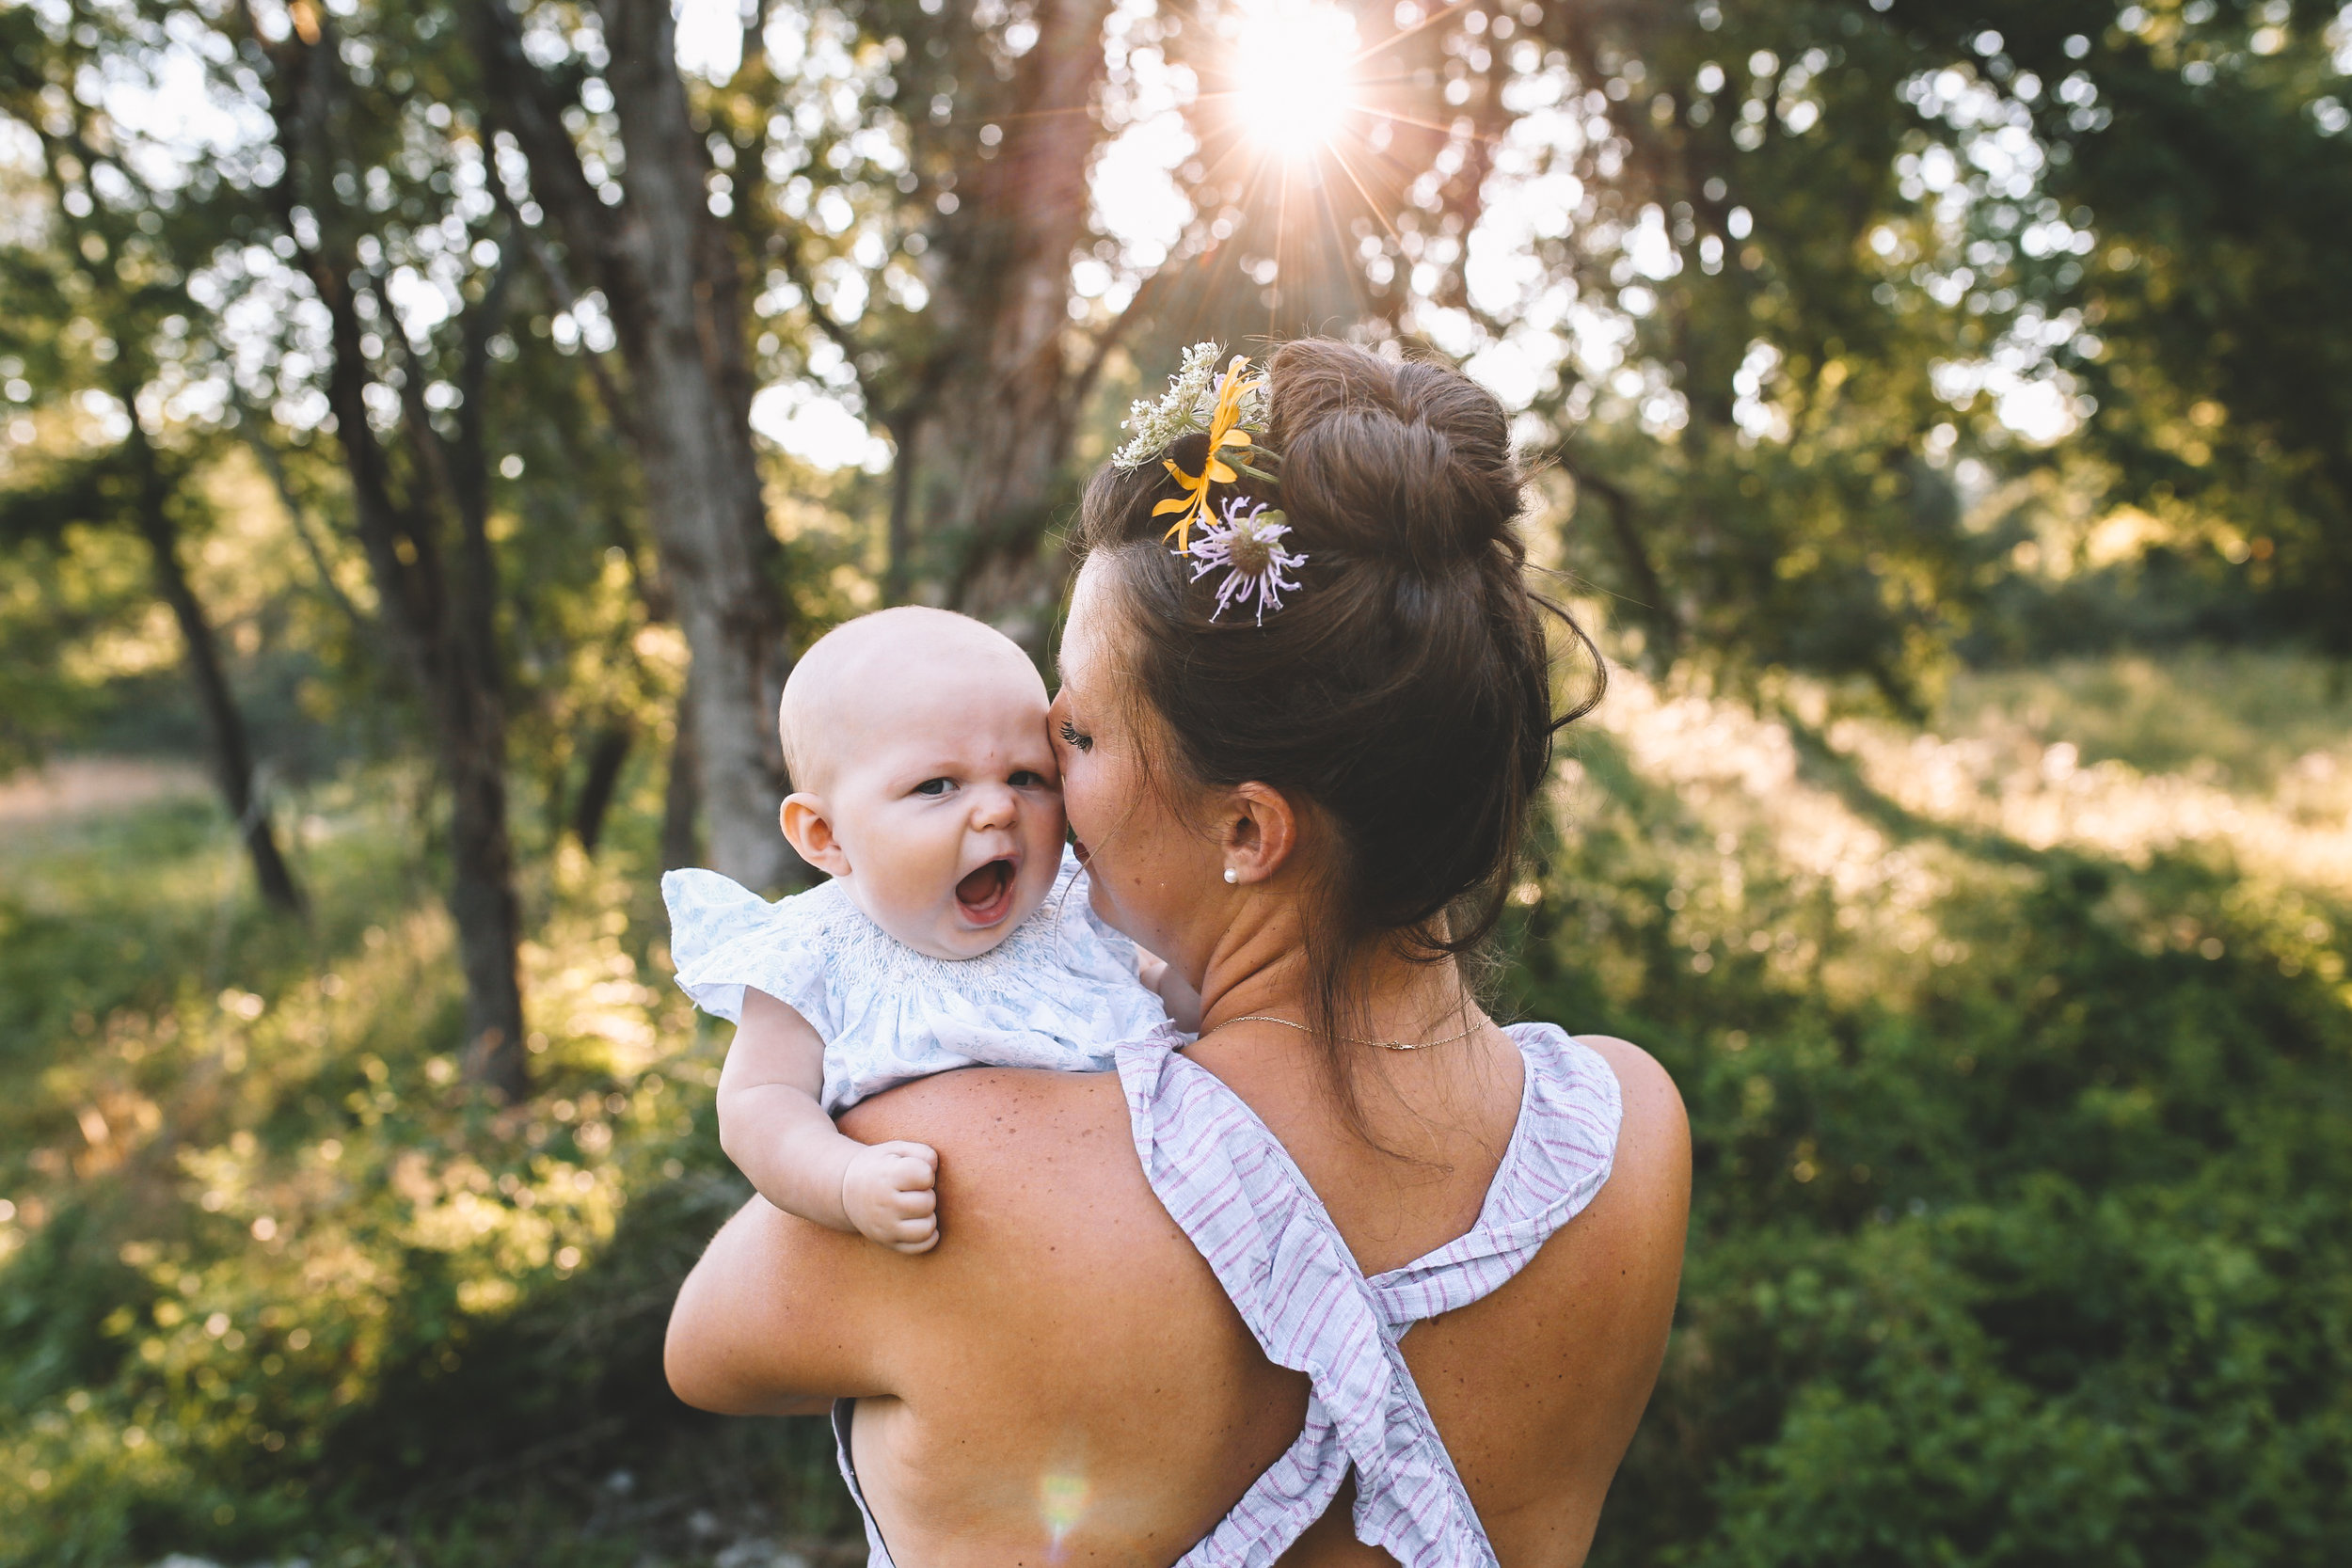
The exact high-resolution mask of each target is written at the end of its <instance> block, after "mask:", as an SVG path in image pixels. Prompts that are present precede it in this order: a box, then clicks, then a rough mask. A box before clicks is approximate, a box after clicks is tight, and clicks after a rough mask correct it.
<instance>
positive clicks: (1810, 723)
mask: <svg viewBox="0 0 2352 1568" xmlns="http://www.w3.org/2000/svg"><path fill="white" fill-rule="evenodd" d="M2329 679H2330V677H2329V673H2328V671H2327V670H2326V669H2325V668H2324V667H2321V666H2318V665H2315V664H2312V663H2308V662H2302V661H2297V660H2296V659H2293V658H2289V657H2278V656H2218V655H2204V654H2185V655H2183V656H2181V657H2175V658H2171V659H2167V660H2162V661H2152V660H2146V659H2136V658H2134V659H2113V660H2102V661H2093V662H2084V663H2078V664H2074V665H2069V666H2063V667H2058V668H2055V669H2050V670H2045V671H2041V672H2037V673H2001V674H1979V675H1972V676H1967V677H1964V678H1963V679H1962V680H1961V681H1959V682H1958V683H1957V684H1956V685H1955V687H1954V688H1953V689H1952V691H1951V693H1950V696H1949V698H1948V700H1947V703H1946V705H1945V708H1944V710H1943V711H1942V712H1941V713H1939V714H1938V715H1937V717H1936V718H1935V720H1934V721H1932V722H1931V724H1930V725H1929V726H1927V727H1926V728H1925V729H1924V730H1915V729H1911V728H1907V727H1905V726H1902V725H1899V724H1897V723H1894V722H1892V721H1885V720H1882V719H1869V718H1863V717H1854V716H1851V715H1845V716H1841V715H1839V714H1837V713H1836V712H1835V711H1834V710H1833V709H1832V707H1831V705H1829V704H1827V703H1826V702H1825V701H1824V700H1822V698H1821V695H1820V693H1817V692H1810V691H1806V690H1803V689H1797V690H1791V691H1789V692H1786V693H1783V694H1782V697H1781V699H1780V701H1779V703H1778V704H1777V705H1774V706H1772V707H1769V708H1767V709H1765V710H1762V711H1759V710H1757V709H1756V708H1754V707H1751V706H1749V705H1743V704H1740V703H1737V702H1731V701H1726V700H1723V699H1720V698H1716V697H1713V696H1709V695H1708V694H1707V693H1705V692H1702V691H1694V690H1685V689H1660V688H1657V687H1654V686H1651V685H1648V684H1645V683H1644V682H1641V681H1639V680H1636V679H1633V678H1631V677H1628V678H1626V679H1624V680H1621V681H1620V682H1619V683H1618V686H1617V687H1616V689H1615V691H1614V693H1613V696H1612V699H1611V702H1610V704H1609V705H1607V707H1605V708H1604V709H1603V712H1602V714H1601V715H1600V717H1599V719H1598V721H1597V722H1596V723H1595V724H1594V725H1593V726H1591V727H1590V728H1588V729H1587V730H1586V731H1585V732H1584V733H1583V736H1582V737H1581V739H1580V740H1579V741H1578V743H1577V745H1576V747H1575V748H1574V752H1575V754H1574V756H1573V757H1572V758H1570V759H1569V760H1567V761H1565V762H1564V765H1563V768H1562V770H1561V778H1560V783H1559V786H1558V805H1559V808H1560V810H1559V825H1558V827H1557V829H1556V831H1555V832H1553V833H1552V834H1551V835H1550V836H1549V848H1548V852H1547V854H1546V856H1545V857H1544V863H1543V864H1542V866H1541V867H1540V868H1539V870H1538V871H1537V872H1535V873H1534V874H1533V875H1531V876H1530V877H1529V878H1528V879H1527V880H1526V882H1525V883H1524V884H1523V885H1522V886H1521V888H1520V889H1519V890H1518V895H1516V911H1515V929H1514V933H1513V936H1514V942H1515V943H1516V954H1517V958H1516V962H1515V965H1514V967H1513V968H1512V970H1511V971H1510V974H1509V975H1508V978H1507V981H1506V990H1507V991H1508V992H1509V994H1510V995H1511V997H1512V998H1513V999H1514V1001H1515V1002H1516V1004H1517V1006H1518V1010H1520V1011H1522V1012H1523V1013H1526V1014H1528V1015H1531V1016H1544V1017H1551V1018H1557V1019H1559V1020H1561V1021H1562V1022H1566V1023H1568V1024H1569V1025H1571V1026H1572V1027H1577V1028H1581V1029H1605V1030H1611V1031H1613V1032H1616V1033H1621V1034H1625V1035H1627V1036H1629V1037H1632V1038H1635V1039H1637V1040H1640V1041H1642V1042H1643V1043H1645V1044H1646V1045H1648V1046H1650V1047H1651V1048H1652V1049H1653V1050H1655V1051H1656V1052H1657V1053H1659V1054H1660V1055H1661V1058H1662V1059H1664V1060H1665V1061H1666V1062H1667V1064H1668V1065H1669V1067H1670V1068H1671V1069H1673V1070H1674V1071H1675V1073H1676V1075H1677V1080H1678V1082H1679V1083H1680V1084H1681V1085H1682V1086H1683V1089H1684V1091H1685V1094H1686V1097H1687V1098H1688V1100H1689V1101H1690V1104H1691V1108H1692V1118H1693V1124H1694V1129H1695V1132H1696V1134H1697V1146H1698V1176H1699V1185H1698V1195H1699V1196H1698V1207H1697V1211H1696V1212H1695V1214H1694V1218H1693V1230H1692V1256H1691V1265H1690V1270H1689V1275H1688V1277H1687V1281H1686V1289H1685V1292H1684V1299H1683V1306H1682V1310H1681V1315H1680V1320H1679V1323H1678V1325H1677V1335H1676V1339H1675V1342H1674V1345H1673V1348H1672V1350H1671V1353H1670V1355H1669V1362H1668V1368H1667V1372H1666V1375H1665V1378H1664V1381H1663V1383H1662V1385H1661V1391H1660V1395H1659V1398H1658V1401H1657V1402H1656V1403H1655V1405H1654V1407H1653V1409H1652V1412H1651V1415H1650V1417H1649V1418H1648V1419H1647V1420H1646V1421H1645V1426H1644V1429H1643V1432H1642V1434H1641V1436H1640V1437H1639V1438H1638V1439H1637V1442H1636V1446H1635V1450H1634V1453H1633V1455H1632V1457H1631V1460H1630V1461H1629V1465H1628V1468H1627V1470H1626V1472H1625V1474H1624V1476H1623V1478H1622V1479H1621V1481H1620V1482H1619V1485H1618V1488H1617V1492H1616V1494H1615V1495H1614V1497H1613V1502H1612V1505H1611V1509H1610V1512H1609V1513H1608V1514H1607V1515H1606V1516H1605V1518H1604V1520H1603V1524H1602V1528H1601V1536H1600V1540H1599V1544H1598V1546H1597V1556H1596V1561H1598V1562H1603V1563H1635V1562H1641V1563H1707V1564H1716V1563H1721V1564H1726V1565H1729V1564H1749V1563H1756V1564H1762V1563H1775V1564H1777V1563H1788V1564H1796V1563H1816V1562H1818V1563H1822V1564H1828V1563H1851V1562H1857V1561H1866V1560H1889V1561H1898V1560H1899V1561H1906V1562H1909V1561H1938V1562H1951V1563H1969V1564H1978V1563H1982V1564H1994V1563H2002V1564H2008V1563H2019V1564H2025V1563H2040V1562H2043V1561H2049V1562H2058V1561H2060V1560H2065V1561H2070V1562H2071V1561H2081V1560H2096V1561H2102V1562H2107V1561H2113V1562H2148V1563H2174V1562H2177V1563H2183V1564H2187V1563H2203V1562H2219V1561H2229V1562H2232V1563H2265V1562H2280V1563H2285V1562H2295V1561H2305V1560H2313V1558H2314V1557H2315V1556H2316V1555H2318V1554H2319V1544H2321V1543H2324V1542H2326V1541H2328V1540H2340V1539H2344V1538H2345V1537H2346V1535H2347V1534H2352V1505H2347V1503H2346V1501H2345V1498H2346V1497H2347V1496H2352V1477H2347V1476H2346V1475H2345V1474H2344V1470H2345V1459H2344V1456H2345V1455H2346V1454H2352V1402H2348V1401H2347V1395H2346V1392H2345V1390H2346V1389H2347V1388H2352V1330H2348V1329H2347V1328H2346V1327H2345V1325H2346V1324H2352V1225H2348V1224H2347V1221H2346V1219H2345V1216H2344V1206H2343V1204H2342V1201H2341V1194H2342V1193H2343V1192H2344V1190H2345V1189H2346V1186H2347V1184H2348V1183H2352V1131H2347V1130H2348V1129H2352V989H2347V987H2346V985H2345V977H2344V957H2345V943H2344V936H2343V933H2344V928H2345V915H2346V905H2347V903H2348V902H2352V872H2347V867H2346V863H2345V861H2344V855H2345V853H2346V852H2347V851H2346V849H2345V845H2346V843H2347V841H2352V832H2347V826H2348V825H2352V709H2347V706H2346V705H2345V703H2344V697H2343V694H2342V693H2341V691H2340V690H2337V689H2335V688H2333V687H2331V686H2330V685H2329ZM649 795H650V790H649V789H641V790H640V791H639V793H638V795H636V796H634V797H632V798H631V800H630V801H629V802H628V803H629V806H630V809H629V810H628V811H626V812H624V813H623V814H622V816H621V817H620V819H619V822H618V826H617V827H616V830H615V832H614V835H613V841H612V843H611V844H610V845H609V846H608V847H607V849H606V850H605V851H604V852H603V853H602V854H601V855H600V857H599V858H598V859H597V860H596V862H594V863H590V862H588V861H586V860H583V859H582V858H580V856H578V855H577V854H575V853H570V852H564V853H558V854H553V855H547V856H541V857H538V858H537V859H535V860H534V861H533V862H532V865H533V870H532V882H531V885H530V886H529V887H528V888H527V889H526V895H527V902H528V904H529V907H530V909H531V911H532V923H533V928H534V930H535V932H536V940H535V942H534V943H533V945H532V947H531V948H530V950H529V951H528V952H527V954H526V956H525V958H526V972H527V981H528V985H529V994H530V998H531V1009H532V1027H533V1029H534V1032H535V1033H534V1039H533V1047H534V1053H533V1056H532V1062H533V1066H534V1070H535V1072H536V1075H537V1076H536V1092H535V1094H534V1097H533V1099H532V1101H531V1102H530V1103H529V1104H528V1105H526V1106H523V1107H520V1108H517V1109H516V1110H514V1111H511V1112H508V1113H504V1114H498V1115H493V1114H490V1113H488V1112H486V1111H485V1110H484V1109H483V1108H482V1107H480V1106H479V1105H477V1104H476V1103H474V1102H473V1101H472V1100H471V1099H470V1098H469V1096H468V1095H467V1094H466V1093H465V1092H464V1091H463V1089H462V1086H461V1085H458V1084H457V1083H456V1082H455V1066H454V1061H453V1055H452V1044H453V1039H454V1037H455V1034H456V1006H457V996H456V992H455V982H454V978H453V973H452V971H453V964H452V963H451V961H450V955H449V932H448V928H447V925H446V922H445V920H444V919H443V917H442V916H441V915H440V914H439V912H438V909H437V891H436V876H437V873H436V872H435V870H434V864H433V859H432V856H431V855H430V853H427V852H421V851H420V850H419V849H418V848H417V846H418V845H420V844H430V843H431V842H432V841H433V832H432V824H431V822H430V820H429V818H427V817H426V816H422V815H421V812H420V810H419V807H418V806H417V804H416V802H417V801H418V800H419V799H420V785H419V784H418V782H417V781H415V780H413V779H409V778H406V777H405V776H402V775H397V774H386V773H374V774H363V775H358V776H355V777H354V778H352V779H350V780H347V781H345V782H344V783H342V784H338V785H336V786H333V787H329V788H325V789H321V790H318V791H315V792H313V793H312V794H311V795H310V797H308V798H306V799H305V800H303V801H302V802H301V803H300V805H299V808H298V810H297V811H296V812H295V813H294V826H295V828H296V833H295V838H296V841H297V843H298V846H299V849H298V855H299V861H300V865H301V870H302V872H303V874H304V876H305V877H306V879H308V880H309V882H310V885H311V887H312V890H313V893H314V895H315V899H316V905H317V908H316V910H315V911H314V913H313V915H312V917H311V919H310V921H309V922H308V924H307V925H304V926H290V925H286V924H283V923H279V922H274V921H272V920H270V919H268V918H266V917H265V916H264V915H262V913H261V912H260V911H257V910H256V909H255V908H254V907H253V903H252V900H251V897H250V895H249V893H248V891H247V890H246V884H245V880H244V879H243V875H242V867H241V865H240V863H238V861H237V860H236V859H235V856H234V846H233V844H232V843H231V842H230V839H229V836H228V833H227V831H226V828H225V826H224V825H223V824H222V823H221V822H220V820H219V817H218V815H217V812H216V811H215V809H214V808H212V807H210V806H209V805H208V804H206V803H205V802H203V801H200V800H167V801H159V802H156V803H154V804H151V805H149V806H145V807H142V808H139V809H137V810H135V811H128V812H123V813H119V814H116V815H112V816H103V817H90V818H86V819H83V820H81V821H79V822H75V823H68V824H64V825H61V826H59V825H47V826H44V827H42V828H41V829H40V831H38V832H36V831H32V830H29V829H27V828H24V827H23V826H22V825H19V826H15V827H12V828H10V829H9V830H8V832H9V835H10V836H9V837H8V839H6V840H0V1199H5V1200H6V1202H7V1205H8V1207H7V1209H6V1210H5V1211H0V1212H5V1213H6V1214H7V1216H8V1217H7V1219H6V1220H5V1221H0V1324H5V1326H6V1333H5V1335H0V1561H7V1562H26V1563H31V1562H40V1563H58V1564H67V1563H98V1562H118V1561H125V1560H155V1559H157V1558H160V1557H162V1556H163V1555H165V1554H166V1553H167V1552H170V1551H189V1552H200V1553H203V1554H206V1555H208V1556H212V1557H215V1558H218V1559H221V1560H286V1559H290V1558H293V1557H295V1556H302V1557H307V1558H309V1559H310V1560H313V1561H321V1562H324V1561H327V1560H333V1561H338V1562H350V1563H352V1564H355V1565H357V1564H360V1563H374V1562H379V1561H380V1562H385V1563H395V1562H399V1563H407V1562H419V1561H426V1562H432V1563H435V1564H445V1563H446V1564H458V1565H463V1564H469V1563H474V1562H482V1563H485V1564H486V1563H489V1562H493V1561H496V1562H502V1563H511V1562H516V1561H539V1560H548V1561H553V1560H564V1561H567V1562H584V1563H590V1564H595V1563H603V1562H612V1563H614V1564H616V1565H617V1564H620V1563H623V1562H628V1563H630V1564H637V1563H647V1564H654V1563H690V1562H691V1563H699V1562H705V1561H713V1562H720V1563H723V1564H725V1565H726V1568H753V1565H755V1564H758V1563H762V1562H766V1561H769V1560H773V1559H774V1557H775V1555H776V1554H777V1553H779V1552H783V1551H786V1550H787V1548H788V1549H789V1550H791V1551H795V1552H799V1553H801V1554H802V1555H816V1556H822V1555H825V1553H826V1552H828V1551H830V1550H833V1549H834V1547H833V1546H829V1545H828V1544H829V1543H835V1544H837V1543H839V1542H840V1541H842V1540H843V1539H844V1538H845V1536H846V1534H847V1532H848V1530H849V1528H850V1524H851V1516H850V1513H849V1512H848V1511H847V1508H846V1504H845V1501H844V1499H843V1498H842V1497H841V1496H840V1493H839V1488H838V1483H837V1482H836V1481H834V1480H833V1479H832V1478H831V1477H830V1474H829V1470H830V1459H829V1456H828V1454H827V1452H826V1447H825V1437H824V1433H822V1430H821V1427H820V1426H819V1424H818V1423H815V1422H811V1421H780V1422H755V1421H715V1420H709V1419H706V1418H698V1417H695V1416H693V1415H691V1413H688V1412H685V1411H683V1410H682V1409H680V1408H679V1407H678V1406H676V1405H675V1402H673V1401H671V1400H670V1399H669V1396H668V1395H667V1393H666V1391H665V1390H664V1389H663V1388H662V1387H661V1386H660V1376H659V1370H658V1347H659V1340H660V1326H661V1323H662V1321H663V1318H664V1316H665V1315H666V1311H667V1307H668V1300H669V1296H670V1293H671V1291H673V1289H674V1287H675V1280H676V1278H677V1277H678V1275H679V1274H680V1273H681V1272H682V1271H683V1269H684V1268H685V1267H686V1265H687V1263H688V1262H689V1261H690V1260H691V1257H692V1255H693V1253H694V1251H695V1249H696V1248H697V1247H698V1246H699V1245H700V1243H701V1242H702V1240H703V1239H704V1238H705V1237H706V1236H707V1234H708V1232H709V1231H710V1229H711V1228H712V1227H714V1226H715V1224H716V1223H717V1220H718V1218H719V1217H720V1216H721V1215H722V1214H723V1213H724V1212H726V1211H727V1210H728V1209H730V1208H731V1207H732V1206H733V1204H734V1203H736V1202H737V1201H739V1196H740V1195H741V1194H742V1192H743V1188H742V1187H741V1185H740V1183H739V1180H737V1179H736V1178H735V1177H734V1176H733V1174H732V1173H731V1172H730V1171H729V1170H728V1169H727V1168H726V1166H725V1164H724V1162H723V1160H722V1158H721V1157H720V1155H719V1153H718V1150H717V1148H716V1143H715V1138H714V1137H713V1135H712V1128H711V1122H710V1086H711V1081H712V1078H713V1075H714V1071H715V1068H716V1065H717V1060H718V1053H719V1050H720V1045H721V1042H720V1041H719V1040H718V1039H717V1038H716V1037H714V1036H713V1035H712V1034H711V1033H710V1032H708V1031H707V1030H704V1029H699V1028H698V1027H697V1026H696V1025H695V1023H694V1022H693V1020H692V1018H691V1014H690V1013H689V1011H688V1010H687V1008H686V1007H685V1006H684V1005H683V1003H682V1001H681V1000H680V999H679V998H678V997H677V996H676V993H675V990H673V989H672V988H671V987H670V986H669V984H668V981H667V968H666V955H665V954H664V952H663V950H662V945H661V940H660V939H661V928H660V908H659V900H658V894H657V892H656V889H655V886H654V878H653V876H652V873H651V864H652V862H651V848H650V843H649V840H650V835H651V833H652V831H653V828H652V819H653V816H654V813H655V810H656V805H655V802H654V801H653V800H650V799H649V798H648V797H649Z"/></svg>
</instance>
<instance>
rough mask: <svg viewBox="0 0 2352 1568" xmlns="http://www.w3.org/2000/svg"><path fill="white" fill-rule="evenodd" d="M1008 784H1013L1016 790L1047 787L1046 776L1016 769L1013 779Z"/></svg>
mask: <svg viewBox="0 0 2352 1568" xmlns="http://www.w3.org/2000/svg"><path fill="white" fill-rule="evenodd" d="M1006 782H1007V783H1008V784H1011V785H1012V787H1013V788H1015V789H1043V788H1045V787H1046V784H1045V775H1044V774H1042V773H1040V772H1036V771H1034V770H1032V769H1030V768H1015V769H1014V770H1013V775H1012V777H1011V778H1010V779H1009V780H1007V781H1006Z"/></svg>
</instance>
